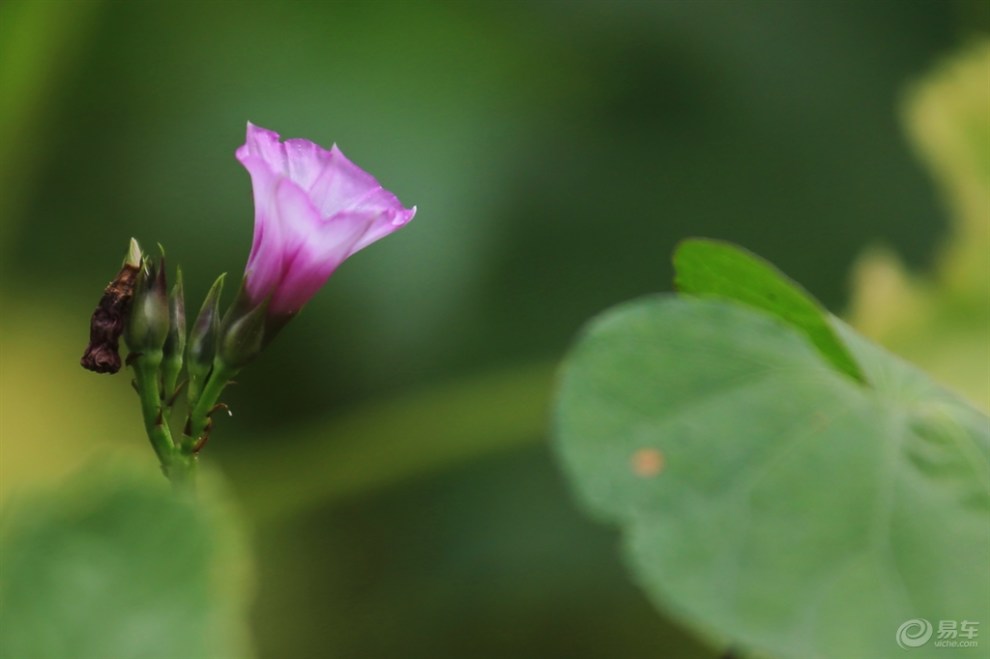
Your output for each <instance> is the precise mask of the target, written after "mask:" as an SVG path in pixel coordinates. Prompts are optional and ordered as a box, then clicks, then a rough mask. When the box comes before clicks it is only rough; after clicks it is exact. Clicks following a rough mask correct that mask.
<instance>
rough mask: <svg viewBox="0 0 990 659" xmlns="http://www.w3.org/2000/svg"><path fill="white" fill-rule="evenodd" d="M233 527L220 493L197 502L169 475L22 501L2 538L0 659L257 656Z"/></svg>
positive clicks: (88, 485) (106, 473) (207, 492)
mask: <svg viewBox="0 0 990 659" xmlns="http://www.w3.org/2000/svg"><path fill="white" fill-rule="evenodd" d="M149 479H153V480H149ZM207 481H208V479H207ZM234 518H235V517H234V516H233V515H232V514H231V511H229V510H227V509H225V506H224V505H223V503H222V499H220V498H218V496H217V495H216V494H215V493H214V490H212V489H204V490H203V491H201V492H200V496H199V499H198V500H197V501H195V502H193V501H190V500H186V499H183V498H180V497H177V496H176V495H175V494H173V492H172V491H170V490H169V489H168V487H167V485H166V484H165V481H164V479H162V478H161V476H160V475H158V474H155V473H144V474H141V476H140V477H138V476H136V475H133V474H124V473H121V472H117V471H111V470H108V469H100V470H97V472H96V473H95V474H92V475H91V476H90V477H89V478H86V479H84V480H78V481H77V482H73V483H71V484H70V485H67V486H63V487H62V488H61V489H60V490H59V491H57V492H54V493H49V494H47V495H42V496H34V497H29V498H24V499H19V500H17V499H15V500H13V503H12V505H11V506H10V508H8V509H7V510H5V511H4V518H3V525H2V527H0V548H2V557H3V580H2V581H0V602H2V615H3V618H2V624H0V629H2V630H3V633H2V634H0V656H2V657H9V658H11V659H14V658H15V657H16V658H17V659H43V658H51V659H67V658H73V657H78V658H80V659H97V658H99V659H127V658H145V657H146V658H148V659H163V658H166V657H168V658H172V657H183V658H184V659H200V658H201V659H226V658H234V657H245V656H251V652H250V651H249V649H248V643H247V628H246V611H245V609H246V604H247V592H246V590H247V589H246V587H245V584H246V583H247V581H246V578H247V576H248V575H247V566H248V561H247V557H246V552H245V549H244V546H243V542H242V539H241V537H240V533H239V532H238V529H236V528H235V527H234V522H233V519H234Z"/></svg>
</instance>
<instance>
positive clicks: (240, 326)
mask: <svg viewBox="0 0 990 659" xmlns="http://www.w3.org/2000/svg"><path fill="white" fill-rule="evenodd" d="M231 316H233V317H231ZM267 318H268V300H265V301H264V302H262V303H261V304H259V305H258V306H256V307H254V308H253V309H251V310H249V311H247V313H241V314H237V315H233V314H228V317H227V318H224V322H223V327H222V328H221V330H220V351H219V352H218V353H217V359H218V360H219V361H220V362H221V363H222V364H223V365H224V367H225V368H226V369H227V370H232V371H237V370H240V369H241V368H243V367H244V366H245V365H247V364H248V362H250V361H251V360H253V359H254V358H255V357H257V356H258V353H260V352H261V349H262V348H263V347H264V346H265V321H266V320H267Z"/></svg>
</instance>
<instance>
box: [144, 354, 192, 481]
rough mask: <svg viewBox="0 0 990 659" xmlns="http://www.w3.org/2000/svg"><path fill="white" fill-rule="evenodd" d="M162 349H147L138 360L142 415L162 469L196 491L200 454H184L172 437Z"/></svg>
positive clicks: (170, 476)
mask: <svg viewBox="0 0 990 659" xmlns="http://www.w3.org/2000/svg"><path fill="white" fill-rule="evenodd" d="M161 362H162V355H161V352H160V351H159V352H151V351H149V352H147V353H144V354H142V355H140V356H138V357H137V358H136V359H135V360H134V364H133V366H134V374H135V382H136V384H137V390H138V396H139V398H140V399H141V416H142V417H143V418H144V429H145V432H146V433H147V434H148V439H149V440H151V447H152V448H153V449H154V450H155V455H157V456H158V462H159V463H160V464H161V468H162V472H163V473H164V474H165V476H166V478H168V479H169V480H170V481H171V482H172V485H173V486H174V487H175V489H176V490H181V491H192V490H193V489H194V487H195V477H196V456H195V455H187V454H184V453H182V452H181V451H180V450H179V448H178V447H176V445H175V442H174V441H173V440H172V431H171V430H169V427H168V421H167V420H166V419H165V416H164V410H163V404H162V392H161V386H160V383H159V377H158V374H159V369H160V367H161Z"/></svg>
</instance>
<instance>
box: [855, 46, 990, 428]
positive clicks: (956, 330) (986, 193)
mask: <svg viewBox="0 0 990 659" xmlns="http://www.w3.org/2000/svg"><path fill="white" fill-rule="evenodd" d="M988 80H990V42H988V41H980V42H977V43H973V44H971V45H969V47H968V48H967V49H966V50H965V51H964V52H963V53H961V54H957V55H955V56H954V57H953V58H952V59H951V60H948V61H946V62H943V63H942V64H941V65H940V66H939V67H938V68H937V70H936V71H934V72H933V73H931V74H930V75H929V76H928V77H927V78H926V79H925V80H923V81H922V82H920V83H918V84H917V85H915V86H914V87H913V88H912V90H911V93H910V95H909V96H908V98H907V102H906V105H905V112H904V115H905V117H906V123H907V129H908V132H909V134H910V136H911V139H912V141H913V142H914V144H915V147H916V149H917V151H918V153H919V155H920V156H921V158H922V159H923V160H924V162H925V164H926V165H928V167H929V168H930V169H931V172H932V175H933V176H934V177H935V180H936V182H937V183H938V185H939V188H940V190H941V192H942V194H943V197H944V199H945V203H946V205H947V206H948V208H949V210H950V211H951V215H950V220H951V222H950V224H949V234H948V236H947V237H946V238H945V239H943V240H942V241H941V242H942V244H941V246H940V249H939V252H938V255H937V258H936V260H935V263H934V268H933V271H932V272H931V273H930V274H923V273H909V272H908V271H907V269H906V268H905V266H904V265H903V263H902V262H901V261H900V259H898V257H897V256H895V255H894V254H893V253H891V252H890V250H889V249H882V248H874V249H873V250H872V251H870V252H868V253H867V254H866V255H864V256H863V257H861V258H860V260H859V261H858V262H857V264H856V270H855V272H854V289H853V299H852V308H851V310H850V314H849V317H850V321H851V322H852V324H853V325H854V326H856V327H858V328H860V329H861V330H862V331H863V332H864V333H865V334H866V335H867V336H870V337H871V338H873V339H875V340H877V341H879V342H880V343H882V344H883V345H885V346H887V347H889V348H890V349H892V350H894V351H895V352H897V353H899V354H901V355H903V356H904V357H906V358H908V359H910V360H911V361H913V362H914V363H916V364H918V365H919V366H921V367H922V368H923V369H925V370H926V371H928V372H930V373H932V374H933V375H934V376H935V377H936V378H938V379H939V380H941V381H943V382H945V383H947V384H949V385H951V386H953V387H955V388H956V389H957V390H958V391H960V392H961V393H963V394H964V395H966V396H968V397H969V399H970V400H972V401H973V402H974V403H975V404H977V405H979V406H980V407H982V408H983V409H984V410H990V302H988V301H990V83H988Z"/></svg>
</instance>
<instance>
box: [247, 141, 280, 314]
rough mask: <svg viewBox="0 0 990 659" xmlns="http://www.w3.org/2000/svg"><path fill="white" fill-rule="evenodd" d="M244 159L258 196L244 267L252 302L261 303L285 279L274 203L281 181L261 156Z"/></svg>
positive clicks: (254, 190) (256, 196)
mask: <svg viewBox="0 0 990 659" xmlns="http://www.w3.org/2000/svg"><path fill="white" fill-rule="evenodd" d="M240 156H241V153H240V150H238V157H239V158H240ZM240 160H241V164H243V165H244V167H245V169H247V170H248V173H249V174H250V175H251V188H252V190H253V193H254V239H253V240H252V242H251V254H250V256H248V262H247V265H246V266H245V268H244V273H245V283H246V285H247V289H248V295H249V296H250V297H251V299H252V300H254V301H260V300H263V299H264V298H265V297H267V296H268V294H269V293H271V292H272V291H273V290H274V289H275V287H276V286H277V285H278V282H279V280H280V278H281V276H282V262H283V259H284V257H283V254H284V252H285V250H284V246H283V243H284V237H283V232H282V230H281V227H280V226H279V220H278V215H277V208H276V206H275V204H274V200H275V187H276V185H277V183H278V180H279V179H278V177H277V176H276V174H274V173H273V172H272V170H271V169H270V168H269V166H268V163H267V162H266V161H265V160H263V159H262V158H260V157H257V156H251V155H248V156H245V157H243V158H240Z"/></svg>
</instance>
